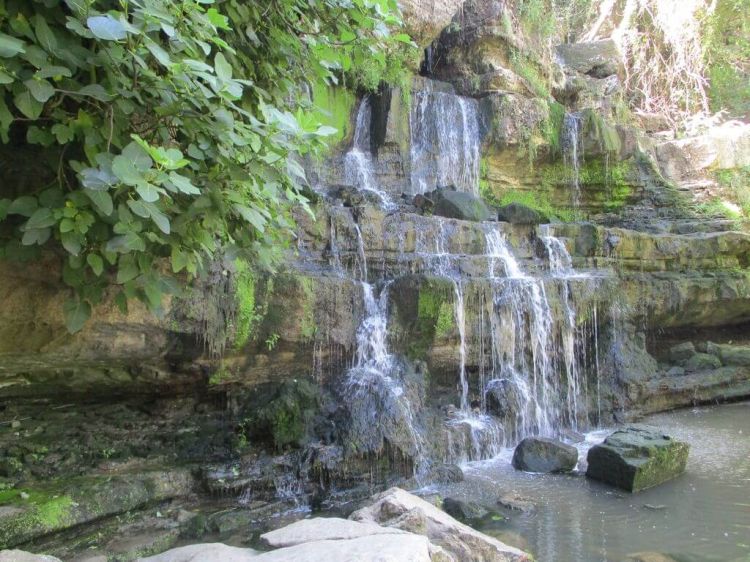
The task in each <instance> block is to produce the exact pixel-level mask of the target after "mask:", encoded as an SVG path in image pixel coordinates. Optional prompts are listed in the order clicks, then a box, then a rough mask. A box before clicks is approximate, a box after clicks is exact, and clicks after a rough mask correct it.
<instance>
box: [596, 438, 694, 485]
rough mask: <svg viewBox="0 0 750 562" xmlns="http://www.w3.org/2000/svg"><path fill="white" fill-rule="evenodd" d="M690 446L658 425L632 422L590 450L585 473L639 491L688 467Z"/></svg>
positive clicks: (657, 483)
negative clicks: (663, 432) (657, 427)
mask: <svg viewBox="0 0 750 562" xmlns="http://www.w3.org/2000/svg"><path fill="white" fill-rule="evenodd" d="M689 451H690V446H689V445H688V444H687V443H683V442H681V441H676V440H674V439H672V438H671V437H669V436H667V435H663V434H662V433H660V432H659V431H658V429H656V428H652V427H648V426H642V425H633V426H629V427H627V428H625V429H621V430H618V431H616V432H614V433H613V434H611V435H610V436H609V437H607V438H606V439H605V440H604V442H603V443H602V444H600V445H595V446H594V447H592V448H591V449H590V450H589V453H588V459H587V460H588V469H587V471H586V476H588V477H589V478H593V479H595V480H599V481H601V482H605V483H607V484H610V485H612V486H616V487H618V488H622V489H624V490H627V491H629V492H639V491H641V490H645V489H647V488H651V487H653V486H658V485H659V484H662V483H663V482H666V481H667V480H671V479H672V478H676V477H677V476H679V475H680V474H682V473H683V472H684V471H685V465H686V463H687V457H688V453H689Z"/></svg>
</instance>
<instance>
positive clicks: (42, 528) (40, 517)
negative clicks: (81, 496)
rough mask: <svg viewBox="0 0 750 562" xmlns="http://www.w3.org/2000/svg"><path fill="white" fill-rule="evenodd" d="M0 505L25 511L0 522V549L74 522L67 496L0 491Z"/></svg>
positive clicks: (37, 492)
mask: <svg viewBox="0 0 750 562" xmlns="http://www.w3.org/2000/svg"><path fill="white" fill-rule="evenodd" d="M22 494H23V495H22ZM24 496H26V497H25V498H24ZM1 505H11V506H17V507H21V508H25V509H26V511H25V512H24V513H21V514H19V515H17V516H11V517H7V518H4V519H3V520H2V521H0V549H2V548H5V547H8V546H11V545H13V544H17V542H18V541H23V540H25V539H28V538H30V537H32V536H34V535H37V534H41V533H44V532H48V531H54V530H58V529H62V528H65V527H67V526H69V525H71V524H73V523H74V522H75V518H74V516H73V514H72V511H71V510H72V508H73V506H74V503H73V499H72V498H71V497H70V496H68V495H56V494H53V493H50V492H45V491H41V490H32V489H11V490H3V491H0V506H1ZM6 541H7V542H6Z"/></svg>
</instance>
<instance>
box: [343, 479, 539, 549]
mask: <svg viewBox="0 0 750 562" xmlns="http://www.w3.org/2000/svg"><path fill="white" fill-rule="evenodd" d="M373 501H374V503H373V504H372V505H370V506H368V507H365V508H362V509H360V510H358V511H355V512H354V513H352V515H351V516H350V519H353V520H355V521H362V522H372V523H378V524H381V525H384V526H387V527H397V528H400V529H404V530H407V531H411V532H413V533H418V534H424V535H426V536H427V537H428V538H429V539H430V542H432V543H433V544H434V545H438V546H440V547H442V548H443V549H444V550H445V551H447V553H448V554H450V555H451V556H452V557H453V558H454V559H455V560H460V561H462V562H464V561H465V562H479V561H484V562H506V561H508V562H510V561H518V562H520V561H530V560H531V556H529V555H528V554H526V553H525V552H523V551H521V550H519V549H517V548H513V547H511V546H508V545H506V544H504V543H502V542H500V541H498V540H496V539H494V538H492V537H488V536H487V535H484V534H482V533H480V532H479V531H475V530H474V529H472V528H471V527H469V526H467V525H464V524H463V523H460V522H458V521H456V520H455V519H454V518H453V517H451V516H450V515H448V514H447V513H445V512H444V511H442V510H440V509H438V508H437V507H435V506H434V505H432V504H430V503H428V502H426V501H425V500H423V499H421V498H418V497H416V496H414V495H412V494H410V493H408V492H405V491H404V490H401V489H399V488H391V489H390V490H387V491H385V492H383V493H381V494H378V495H376V496H374V497H373ZM389 538H390V537H389ZM381 542H382V540H381Z"/></svg>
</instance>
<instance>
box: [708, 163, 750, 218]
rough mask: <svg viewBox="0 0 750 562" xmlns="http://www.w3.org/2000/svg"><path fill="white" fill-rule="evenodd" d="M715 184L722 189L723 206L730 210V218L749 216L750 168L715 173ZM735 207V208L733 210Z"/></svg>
mask: <svg viewBox="0 0 750 562" xmlns="http://www.w3.org/2000/svg"><path fill="white" fill-rule="evenodd" d="M715 177H716V182H717V183H718V184H719V186H720V187H721V189H722V192H723V193H722V195H723V199H724V200H725V203H730V205H726V204H725V205H724V206H725V207H728V208H730V209H731V210H732V214H733V215H734V216H732V217H731V218H739V217H749V216H750V166H745V167H744V168H733V169H730V170H718V171H717V172H716V173H715ZM735 206H736V208H735Z"/></svg>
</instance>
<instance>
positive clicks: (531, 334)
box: [0, 0, 750, 553]
mask: <svg viewBox="0 0 750 562" xmlns="http://www.w3.org/2000/svg"><path fill="white" fill-rule="evenodd" d="M402 8H403V10H404V13H405V18H406V21H407V24H408V26H409V29H410V31H411V32H412V33H414V34H415V37H416V39H417V41H418V42H419V43H420V44H421V45H423V46H425V47H427V48H426V52H425V59H424V63H423V65H422V69H421V75H420V76H416V75H415V77H414V80H413V83H412V87H411V89H410V91H399V90H388V89H386V88H384V89H383V90H381V91H380V92H379V93H377V94H372V95H370V96H366V97H364V98H361V99H359V100H358V101H357V103H356V104H355V106H354V108H353V109H352V114H351V116H350V119H349V121H350V129H351V131H349V133H348V134H347V138H346V139H345V140H344V141H343V143H342V145H341V146H339V147H338V148H337V149H335V150H333V151H332V153H331V154H330V155H329V157H328V158H326V159H325V160H324V161H323V162H308V163H307V165H308V172H309V176H310V178H311V183H312V184H313V185H314V186H315V190H316V192H317V193H316V194H315V202H314V205H313V207H314V211H315V218H314V219H313V218H311V217H310V216H309V215H307V214H305V213H302V212H298V213H296V219H297V224H298V236H297V239H296V240H295V243H294V248H292V249H291V250H290V251H289V252H288V253H287V255H286V258H285V260H284V263H283V265H282V266H281V267H280V268H279V269H278V270H277V271H275V272H274V273H273V274H268V273H263V272H260V271H253V270H252V268H250V269H247V268H246V266H244V265H242V264H238V263H235V262H228V263H224V264H216V267H215V271H213V272H212V277H211V278H210V279H208V280H206V281H205V282H203V283H202V284H199V285H197V286H196V287H194V288H193V289H192V290H191V291H189V292H188V293H187V294H185V295H181V296H179V297H175V298H173V299H172V301H171V302H170V303H169V305H168V306H167V307H166V312H165V315H164V317H162V318H155V317H153V316H151V315H149V314H148V313H147V312H146V311H145V309H142V308H140V307H139V306H137V305H134V306H132V307H131V308H130V309H129V311H128V312H127V313H125V314H123V313H121V312H120V311H119V310H117V308H116V307H115V305H114V303H112V302H105V304H104V305H102V306H100V307H99V308H98V309H97V310H96V311H95V314H94V316H93V318H92V320H91V321H90V322H89V323H88V324H87V326H86V327H85V329H84V330H83V331H82V332H80V333H78V334H76V335H74V336H71V335H68V334H67V333H66V332H65V330H64V324H63V320H62V314H61V303H62V301H63V300H64V297H65V295H64V290H63V287H62V285H61V284H59V283H57V282H56V281H55V279H56V278H57V277H58V276H59V268H58V264H56V262H55V261H54V259H52V258H50V259H49V260H48V261H46V262H44V263H41V264H37V265H33V266H31V265H18V264H13V263H8V262H6V263H3V264H0V290H1V291H2V295H1V296H2V299H3V303H4V304H3V307H2V308H1V309H0V400H1V401H2V404H1V405H0V408H1V409H0V412H3V414H4V415H3V416H2V417H0V479H1V480H0V483H1V484H4V485H8V486H18V487H24V490H25V489H27V488H28V489H30V490H35V489H36V488H35V487H38V486H40V485H41V484H40V482H46V484H45V485H44V486H42V487H43V488H44V494H41V493H40V494H38V495H35V496H34V502H32V503H33V505H26V506H24V505H21V506H20V507H19V506H18V505H16V504H15V503H14V504H11V503H9V502H5V501H4V500H3V499H2V498H3V496H0V510H3V511H0V529H2V530H4V531H7V533H0V536H2V537H4V538H3V539H2V540H4V541H5V542H2V541H0V547H3V546H11V545H15V544H19V543H22V542H25V541H29V540H36V541H41V540H46V539H43V538H42V537H45V536H47V535H48V534H49V533H51V532H53V531H58V530H60V529H65V528H68V527H70V526H73V525H78V524H81V523H90V522H92V521H94V520H100V519H101V518H102V517H104V516H110V515H114V514H118V513H122V512H125V511H129V510H135V509H140V508H143V507H144V506H153V505H155V504H159V505H163V502H166V501H172V499H173V498H183V497H185V496H186V495H188V493H190V492H199V493H200V494H208V496H210V497H214V498H215V497H217V496H220V497H233V498H238V497H242V498H248V497H250V498H252V501H253V502H255V503H254V504H253V505H254V508H253V509H255V510H256V511H255V512H254V513H255V514H256V515H257V514H259V513H267V512H270V511H272V510H273V509H279V508H278V506H276V507H273V506H274V505H275V504H274V503H273V502H276V501H277V500H279V499H280V498H281V499H289V498H291V497H294V498H298V499H299V498H303V499H304V500H307V501H310V502H311V503H314V504H316V505H318V504H320V503H322V502H324V501H330V498H331V495H332V493H333V491H336V493H337V494H339V496H337V497H342V496H343V497H349V496H350V495H351V496H356V495H361V494H364V493H366V492H368V491H370V490H371V488H373V487H378V486H381V485H383V484H385V483H389V482H392V481H393V480H397V479H405V478H411V477H413V476H418V477H419V478H422V479H423V480H424V479H427V480H429V479H440V478H451V474H453V472H452V470H453V467H451V466H446V465H444V464H443V463H444V462H446V463H448V465H450V463H456V462H459V461H462V460H468V459H476V458H480V457H488V456H491V455H493V454H495V453H496V452H497V450H498V447H500V446H502V445H509V444H512V443H514V442H515V441H517V440H518V439H519V438H520V437H523V436H524V435H528V434H531V433H544V432H547V431H553V428H555V427H559V426H565V427H568V428H574V429H577V430H585V429H586V428H588V427H590V426H591V425H595V424H606V423H609V422H610V421H611V420H612V419H613V418H614V419H620V418H625V417H636V416H637V415H639V414H641V413H646V412H651V411H657V410H664V409H670V408H674V407H678V406H686V405H690V404H693V403H697V402H709V401H715V400H723V399H733V398H739V397H742V396H748V395H750V359H748V356H750V347H749V346H750V341H746V340H747V338H746V336H745V331H746V330H745V328H746V326H747V324H748V322H750V273H748V265H749V264H750V235H749V234H748V233H747V229H746V225H745V222H744V221H743V220H739V219H737V218H731V217H727V216H725V215H722V214H720V213H719V212H718V211H717V208H716V205H714V204H713V203H714V202H715V200H716V199H717V198H722V200H724V199H727V200H731V201H735V200H737V196H738V194H742V193H743V190H745V189H746V188H747V185H746V178H747V171H746V168H747V167H748V166H749V165H750V140H749V139H750V126H748V125H747V124H744V123H740V122H729V123H725V124H722V125H720V126H719V125H716V126H710V127H704V128H703V129H697V130H696V131H694V132H693V133H694V134H691V135H688V136H682V137H680V138H676V137H675V135H674V133H673V132H671V131H669V130H664V129H665V128H667V126H668V122H667V121H666V120H665V119H663V117H664V116H660V115H646V114H637V115H636V114H633V113H632V112H630V111H629V110H628V108H627V103H626V98H625V92H624V87H623V79H624V76H623V73H624V68H625V66H626V64H627V61H624V60H623V54H622V53H621V52H620V51H619V50H618V46H617V44H616V43H615V42H614V41H611V40H609V39H600V40H596V41H588V42H579V43H573V44H561V45H559V46H556V47H554V46H552V45H549V42H547V43H545V42H544V41H542V40H541V39H540V37H539V36H538V34H535V33H534V32H532V31H530V30H529V29H527V28H526V27H524V25H523V21H522V19H521V16H520V15H519V13H518V12H517V11H514V10H512V9H511V8H509V7H506V5H505V3H503V2H478V1H477V2H475V1H472V0H470V1H468V2H466V3H464V4H463V5H460V3H459V2H421V1H414V2H402ZM459 8H460V10H459ZM553 47H554V48H553ZM321 103H322V102H321ZM743 178H745V179H743ZM743 182H745V183H743ZM446 188H452V189H446ZM480 196H481V197H482V198H484V200H485V201H486V203H487V204H488V207H486V206H485V205H484V204H482V203H481V202H480V201H479V197H480ZM488 208H489V209H490V210H488ZM488 213H489V214H488ZM498 217H499V218H500V219H501V220H500V221H498V220H495V218H498ZM486 218H491V219H492V220H477V219H486ZM472 219H473V220H472ZM218 340H220V341H218ZM217 341H218V343H219V345H216V344H217ZM212 346H213V348H214V349H223V353H221V354H220V355H219V356H217V355H215V354H214V355H212V354H209V353H208V351H207V350H208V349H209V348H211V347H212ZM531 381H533V384H532V382H531ZM165 467H166V468H165ZM184 467H187V468H189V469H190V470H189V471H184V470H183V468H184ZM132 473H136V474H137V475H139V476H137V477H134V476H132ZM111 476H114V477H116V478H114V480H113V481H114V482H115V484H117V485H114V484H113V485H112V486H114V487H113V488H112V490H114V492H113V496H112V497H113V498H114V499H113V501H112V507H111V509H109V510H108V511H106V513H103V512H102V511H101V510H100V509H98V506H99V504H100V503H101V496H102V494H104V495H106V490H107V489H108V488H107V486H108V485H109V484H107V483H106V482H108V481H109V480H107V478H110V477H111ZM105 477H106V478H105ZM131 478H135V479H136V480H137V482H136V484H133V482H131V480H128V479H131ZM49 482H54V486H53V485H48V483H49ZM122 482H125V484H122ZM363 482H368V483H369V484H363ZM128 483H130V484H128ZM126 484H127V485H131V484H133V485H137V486H138V487H139V490H140V489H141V488H142V489H143V490H142V491H143V493H142V494H141V495H139V496H138V497H137V498H135V499H132V498H130V499H129V498H128V497H126V495H125V494H123V493H122V489H121V488H122V487H123V486H124V487H127V486H126ZM118 486H120V487H118ZM48 488H49V489H48ZM19 489H20V488H19ZM88 489H93V490H94V491H95V492H96V493H93V494H90V495H87V494H86V490H88ZM0 490H2V488H0ZM103 490H104V491H103ZM0 494H2V492H1V491H0ZM121 496H122V497H121ZM60 497H62V498H68V499H69V500H70V502H68V503H65V505H64V506H61V505H58V504H60V502H59V501H58V500H59V498H60ZM16 499H18V498H16ZM131 500H132V501H131ZM66 501H67V500H66ZM73 503H75V504H76V505H75V506H73V507H75V509H73V507H71V506H72V504H73ZM50 505H51V506H52V507H50ZM9 506H10V507H9ZM53 507H54V508H55V509H58V508H59V509H62V510H63V512H62V515H60V516H59V517H57V516H55V517H53V518H52V519H50V518H49V517H47V516H48V515H49V513H50V510H52V508H53ZM6 508H7V509H6ZM264 510H265V511H264ZM55 513H57V512H55ZM214 523H215V524H216V525H222V524H224V523H222V521H218V520H217V521H215V522H214ZM170 532H172V531H170ZM164 535H165V536H167V537H171V539H170V540H174V539H175V537H176V535H175V536H173V535H174V533H172V535H170V534H169V532H167V530H165V532H164ZM53 542H54V541H53ZM63 542H64V541H63ZM56 544H57V546H56V547H55V548H60V549H62V550H60V551H59V552H61V553H64V552H66V551H65V549H66V548H69V544H67V543H66V545H65V546H60V544H62V543H56ZM113 548H114V547H113Z"/></svg>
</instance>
